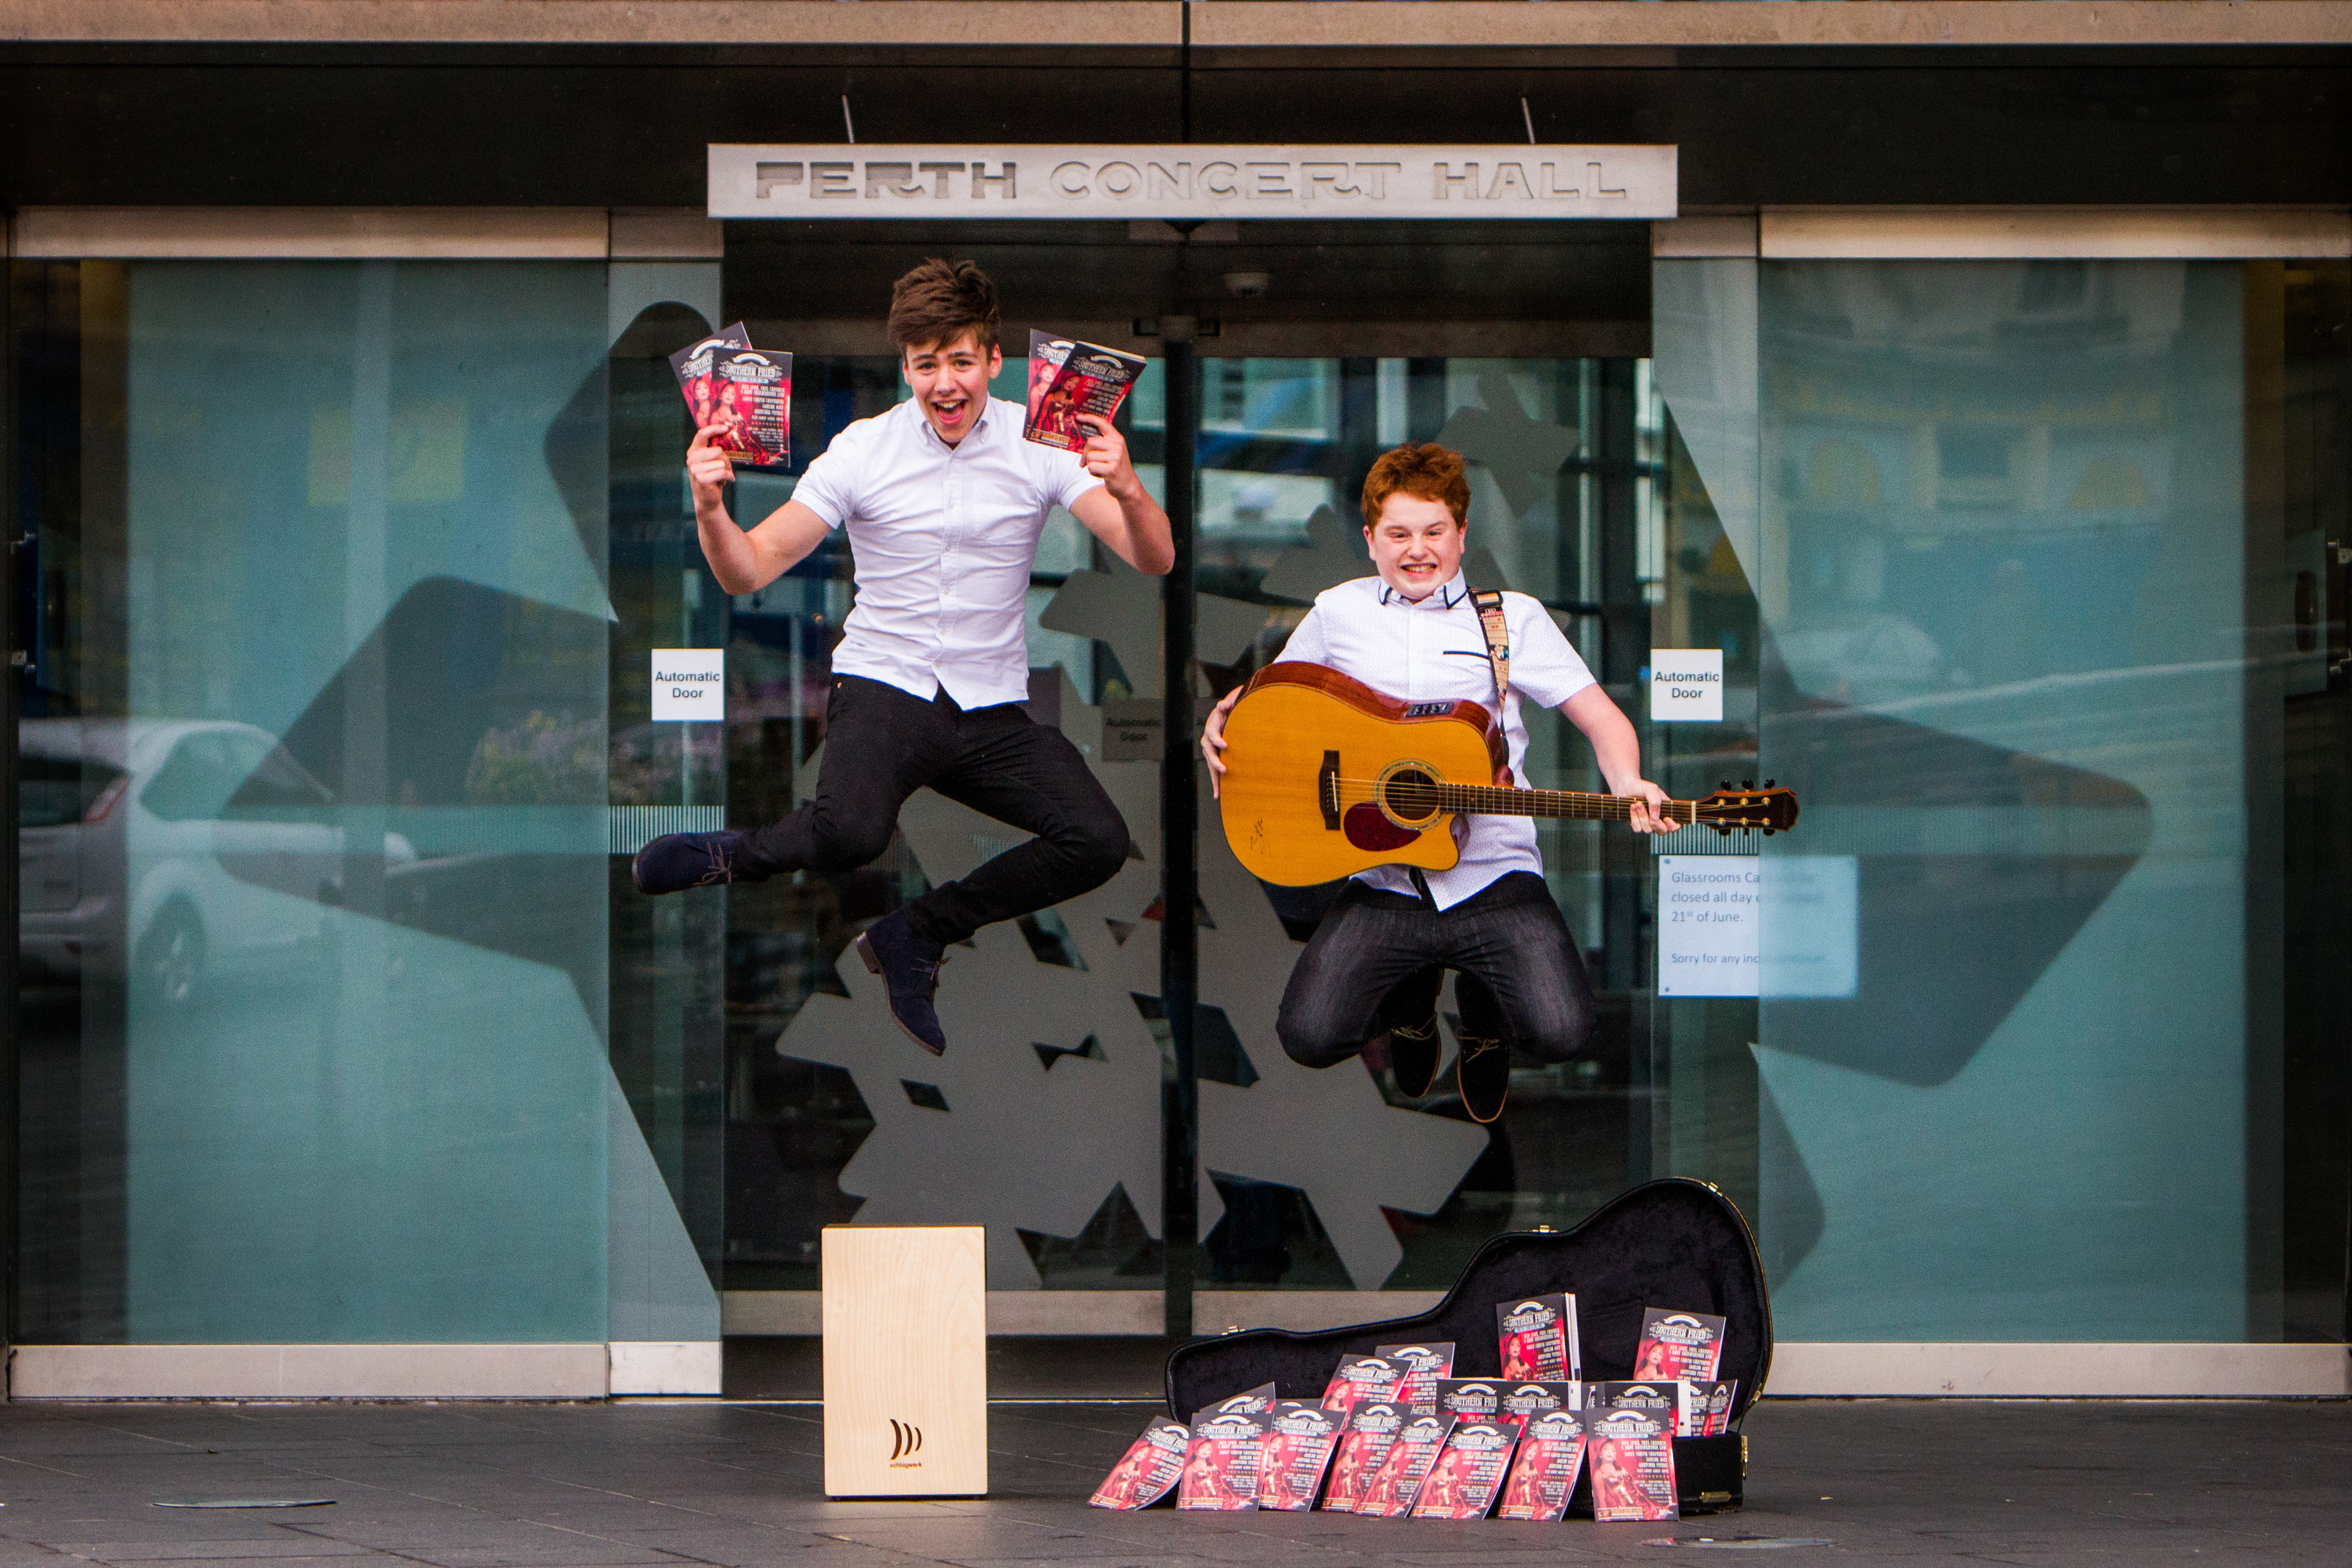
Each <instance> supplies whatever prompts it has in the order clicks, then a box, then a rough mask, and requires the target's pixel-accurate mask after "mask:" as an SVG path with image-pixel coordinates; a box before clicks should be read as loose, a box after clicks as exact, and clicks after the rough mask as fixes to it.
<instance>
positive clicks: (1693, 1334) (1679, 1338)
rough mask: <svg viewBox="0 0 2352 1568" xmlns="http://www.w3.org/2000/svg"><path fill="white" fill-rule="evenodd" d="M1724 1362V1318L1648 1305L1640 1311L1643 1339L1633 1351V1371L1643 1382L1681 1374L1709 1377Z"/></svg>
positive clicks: (1702, 1379) (1699, 1380)
mask: <svg viewBox="0 0 2352 1568" xmlns="http://www.w3.org/2000/svg"><path fill="white" fill-rule="evenodd" d="M1722 1365H1723V1320H1722V1319H1721V1318H1711V1317H1708V1316H1707V1315H1706V1313H1705V1312H1665V1311H1663V1310H1661V1309H1660V1308H1657V1307H1649V1308H1646V1309H1644V1310H1643V1313H1642V1343H1640V1344H1639V1345H1638V1346H1636V1347H1635V1348H1634V1351H1633V1375H1634V1376H1635V1377H1637V1378H1640V1379H1641V1380H1642V1381H1643V1382H1645V1383H1646V1382H1649V1381H1651V1380H1652V1379H1654V1378H1661V1377H1681V1378H1687V1379H1688V1380H1689V1381H1691V1382H1693V1383H1706V1382H1709V1381H1711V1380H1712V1379H1713V1378H1714V1376H1715V1375H1716V1373H1717V1370H1718V1369H1719V1368H1721V1366H1722Z"/></svg>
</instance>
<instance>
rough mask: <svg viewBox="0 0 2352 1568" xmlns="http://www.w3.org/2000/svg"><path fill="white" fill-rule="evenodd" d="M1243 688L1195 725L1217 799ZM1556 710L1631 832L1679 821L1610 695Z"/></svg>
mask: <svg viewBox="0 0 2352 1568" xmlns="http://www.w3.org/2000/svg"><path fill="white" fill-rule="evenodd" d="M1248 689H1249V687H1248V685H1239V686H1235V687H1234V689H1233V690H1232V691H1230V692H1227V693H1226V694H1225V696H1224V700H1223V702H1220V703H1219V704H1218V705H1217V706H1215V707H1213V708H1212V709H1211V710H1210V711H1209V719H1208V722H1207V723H1206V724H1204V725H1203V726H1202V727H1201V756H1202V758H1203V759H1204V760H1205V761H1206V762H1207V763H1208V765H1209V793H1210V795H1211V796H1212V797H1213V798H1218V799H1222V798H1223V787H1224V776H1225V758H1224V751H1225V718H1226V716H1228V715H1230V714H1231V713H1232V712H1233V711H1234V704H1236V703H1238V702H1240V701H1241V700H1242V695H1243V693H1244V692H1245V691H1247V690H1248ZM1559 711H1560V712H1561V713H1563V714H1565V715H1566V716H1568V720H1569V722H1570V723H1571V724H1573V725H1575V726H1576V727H1577V728H1578V729H1580V730H1581V731H1583V732H1584V738H1585V739H1586V740H1588V741H1590V742H1591V744H1592V754H1593V756H1594V758H1596V759H1597V760H1598V761H1599V762H1600V764H1601V777H1602V778H1604V779H1607V780H1608V781H1609V790H1610V793H1611V794H1612V795H1615V796H1617V797H1619V798H1621V799H1626V800H1631V802H1632V804H1631V805H1630V807H1629V808H1628V809H1627V812H1626V825H1627V826H1629V827H1631V828H1632V829H1633V831H1635V832H1637V833H1671V832H1674V831H1677V830H1678V829H1680V828H1681V827H1682V825H1683V824H1682V823H1681V822H1678V821H1675V820H1674V819H1673V818H1672V817H1671V816H1670V815H1668V813H1667V803H1668V801H1669V800H1670V799H1671V797H1669V796H1668V795H1667V794H1666V792H1665V791H1664V789H1660V788H1658V786H1656V785H1655V784H1653V783H1651V782H1650V781H1649V780H1648V779H1644V778H1643V777H1642V742H1641V738H1640V737H1638V736H1636V735H1635V734H1634V733H1633V721H1632V720H1631V719H1628V718H1627V717H1626V716H1625V715H1624V712H1623V710H1622V709H1620V708H1619V707H1618V706H1617V705H1616V704H1615V703H1614V702H1612V701H1611V700H1610V697H1609V694H1608V693H1607V692H1605V691H1602V690H1601V687H1600V686H1598V685H1591V686H1587V687H1585V688H1584V689H1583V690H1582V691H1580V692H1579V693H1577V694H1576V695H1574V696H1572V697H1570V698H1569V699H1568V701H1566V702H1564V703H1562V704H1560V706H1559ZM1497 781H1498V782H1507V781H1508V770H1507V769H1505V770H1503V771H1502V773H1501V774H1500V775H1499V776H1498V779H1497Z"/></svg>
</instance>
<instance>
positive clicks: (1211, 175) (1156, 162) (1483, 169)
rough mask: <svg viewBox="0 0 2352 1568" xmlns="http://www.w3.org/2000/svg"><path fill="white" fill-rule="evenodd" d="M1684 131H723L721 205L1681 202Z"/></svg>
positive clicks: (1412, 207) (896, 210)
mask: <svg viewBox="0 0 2352 1568" xmlns="http://www.w3.org/2000/svg"><path fill="white" fill-rule="evenodd" d="M1676 152H1677V149H1675V147H1672V146H1623V147H1584V146H1556V147H1528V146H1514V145H1511V144H1508V143H1503V144H1498V145H1495V146H1486V147H1381V146H1363V147H1316V146H1264V147H1259V146H1181V145H1176V146H1162V145H1147V146H1132V147H1123V146H1044V145H1023V144H1008V145H1003V146H990V147H976V146H953V147H938V146H927V145H924V146H919V145H914V144H911V143H909V144H893V145H888V146H884V145H878V144H867V145H862V146H845V145H841V144H838V143H835V144H833V145H814V146H774V147H761V146H752V145H750V144H747V143H727V142H715V143H713V144H712V145H711V147H710V215H711V216H712V217H714V218H952V217H973V218H996V217H1007V218H1166V219H1171V220H1177V221H1182V220H1186V219H1194V218H1629V219H1630V218H1644V219H1646V218H1671V217H1673V216H1674V215H1675V198H1676V191H1677V184H1676V178H1677V176H1676Z"/></svg>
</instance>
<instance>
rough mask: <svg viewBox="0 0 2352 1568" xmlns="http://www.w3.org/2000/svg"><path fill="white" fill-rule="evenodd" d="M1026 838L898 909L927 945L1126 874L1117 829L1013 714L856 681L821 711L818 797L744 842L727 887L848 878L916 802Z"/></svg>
mask: <svg viewBox="0 0 2352 1568" xmlns="http://www.w3.org/2000/svg"><path fill="white" fill-rule="evenodd" d="M926 788H928V789H934V790H936V791H938V792H939V793H940V794H941V795H944V796H946V797H947V798H948V799H949V800H953V801H956V802H958V803H959V804H961V805H965V806H969V807H971V809H972V810H975V811H979V812H981V813H982V814H983V815H985V816H990V817H993V818H995V819H996V820H997V821H1000V822H1004V823H1007V824H1009V825H1011V826H1013V827H1015V828H1019V829H1022V830H1023V831H1026V832H1032V833H1034V834H1036V835H1037V836H1036V837H1035V838H1034V839H1031V840H1030V841H1028V842H1026V843H1023V844H1017V845H1015V846H1014V847H1013V848H1012V849H1009V850H1007V851H1005V852H1003V854H1001V855H998V856H997V857H996V858H995V859H994V860H992V861H990V862H988V863H987V864H985V865H983V866H982V867H981V868H980V869H979V870H978V871H975V872H973V873H971V875H970V876H968V877H965V878H964V879H963V880H962V881H961V882H951V883H946V884H945V885H944V886H940V887H934V888H932V889H931V890H930V891H929V893H926V894H923V895H922V896H921V897H920V898H918V899H916V900H915V901H914V902H913V903H911V904H908V905H907V906H906V915H907V924H908V925H910V926H912V927H913V928H914V930H915V934H916V935H917V936H923V937H927V938H929V940H931V941H933V942H941V943H945V942H961V941H962V940H963V939H964V938H965V937H967V936H971V934H972V933H973V932H974V931H977V930H979V929H980V928H981V927H982V926H983V925H991V924H992V923H994V922H996V921H999V920H1011V919H1013V918H1014V917H1015V916H1017V915H1027V914H1029V913H1030V912H1031V911H1033V910H1037V909H1043V908H1045V906H1046V905H1047V904H1059V903H1060V902H1061V901H1062V900H1064V899H1066V898H1076V896H1077V895H1078V894H1082V893H1087V892H1089V891H1091V890H1093V889H1095V888H1097V887H1100V886H1101V885H1102V884H1103V883H1107V882H1108V881H1109V880H1110V879H1111V878H1112V877H1113V876H1114V875H1116V874H1117V873H1118V869H1119V867H1120V866H1121V865H1123V864H1125V863H1126V861H1127V846H1128V837H1127V822H1126V821H1125V819H1123V818H1121V817H1120V816H1119V814H1118V807H1117V806H1114V805H1112V804H1111V800H1110V797H1109V796H1108V795H1106V794H1104V793H1103V788H1102V786H1101V785H1100V784H1098V783H1097V782H1096V781H1095V776H1094V775H1093V773H1091V772H1089V771H1088V770H1087V762H1086V758H1083V757H1081V756H1079V755H1078V748H1077V747H1075V746H1073V745H1071V744H1070V742H1069V740H1068V738H1067V737H1065V736H1064V735H1063V734H1062V732H1061V731H1060V730H1058V729H1055V728H1052V727H1049V726H1046V725H1042V724H1039V723H1037V722H1036V721H1035V720H1034V719H1032V718H1031V717H1030V716H1029V715H1028V713H1027V712H1026V711H1025V710H1024V709H1023V707H1022V706H1021V705H1020V704H1019V703H998V704H995V705H993V706H989V707H982V708H972V709H971V710H969V711H967V710H965V709H963V708H961V707H959V706H956V702H955V699H954V698H952V697H950V696H949V695H948V694H947V693H946V691H944V690H942V691H941V692H940V695H938V696H937V697H934V698H933V699H931V700H930V701H929V702H926V701H924V700H923V699H922V698H921V697H919V696H916V695H913V694H911V693H908V692H902V691H900V690H899V689H898V687H896V686H894V685H887V683H885V682H882V681H869V680H867V679H866V678H865V677H864V676H862V675H841V676H837V677H835V680H834V683H833V694H832V695H831V696H830V697H828V698H827V699H826V701H825V709H824V765H823V766H822V767H821V768H819V769H818V770H817V783H816V797H815V799H814V800H809V801H808V802H806V803H805V804H803V806H802V807H801V808H800V810H796V811H794V812H793V814H792V815H791V816H789V817H786V818H785V819H784V820H783V821H781V822H775V823H772V824H771V825H769V826H767V827H764V828H761V829H759V830H758V831H754V832H751V833H746V834H745V835H744V836H743V845H742V848H741V850H740V852H739V855H738V858H737V861H736V865H737V867H738V871H739V874H740V873H749V874H750V875H751V876H753V877H768V876H773V875H775V874H776V873H779V872H787V871H801V870H808V871H853V870H855V869H856V868H857V867H859V866H862V865H864V864H866V862H869V861H872V860H874V859H876V858H877V857H878V856H879V855H880V854H881V853H882V852H883V851H884V850H886V849H887V848H888V847H889V844H890V835H891V833H892V832H893V831H895V830H896V829H897V827H898V808H899V807H901V806H903V805H905V804H906V801H907V797H908V796H909V795H911V794H913V793H914V792H915V791H916V790H918V789H926Z"/></svg>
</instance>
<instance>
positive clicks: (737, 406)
mask: <svg viewBox="0 0 2352 1568" xmlns="http://www.w3.org/2000/svg"><path fill="white" fill-rule="evenodd" d="M669 363H670V369H671V370H672V371H676V372H677V389H678V392H679V393H680V394H681V395H682V396H684V397H685V399H686V406H687V410H688V413H691V414H693V416H694V423H695V429H696V431H697V432H698V434H699V433H700V432H702V431H705V430H709V431H712V432H714V434H713V435H712V437H711V440H710V442H709V445H711V446H713V447H716V448H717V449H718V450H719V451H720V452H722V453H724V454H726V455H727V456H728V457H729V458H730V459H731V460H732V461H733V462H735V463H738V464H741V465H745V466H748V467H752V468H781V467H783V466H784V465H786V464H787V463H789V462H790V461H791V459H792V420H793V357H792V356H791V355H790V354H771V353H766V352H763V351H761V350H758V349H755V348H753V347H751V337H750V335H749V334H747V333H746V332H745V331H744V329H743V324H742V323H741V322H740V321H738V322H737V323H735V325H733V326H731V327H729V328H727V329H724V330H722V331H719V332H714V333H712V334H711V335H710V336H709V337H708V338H704V339H701V340H698V341H696V342H693V343H690V344H688V346H687V347H685V348H683V349H680V350H678V351H677V353H675V354H672V355H671V356H670V357H669ZM697 480H698V483H707V482H709V481H706V480H703V479H702V478H701V476H697Z"/></svg>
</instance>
